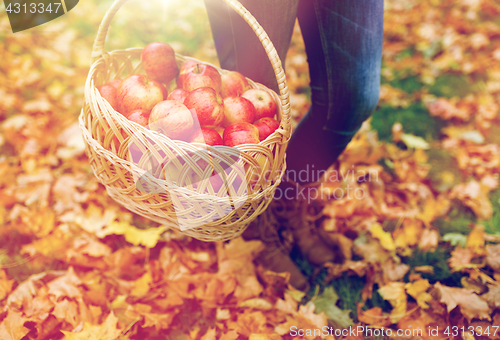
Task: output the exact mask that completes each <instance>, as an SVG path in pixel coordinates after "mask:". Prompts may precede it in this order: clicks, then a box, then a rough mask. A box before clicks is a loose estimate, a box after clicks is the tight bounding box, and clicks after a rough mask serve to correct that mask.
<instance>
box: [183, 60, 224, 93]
mask: <svg viewBox="0 0 500 340" xmlns="http://www.w3.org/2000/svg"><path fill="white" fill-rule="evenodd" d="M181 83H182V88H183V89H184V90H186V91H189V92H191V91H193V90H196V89H198V88H200V87H211V88H213V89H214V90H215V91H216V92H217V93H220V90H221V86H222V85H221V83H222V80H221V76H220V73H219V71H217V69H216V68H215V67H212V66H210V65H205V64H195V65H194V66H191V67H189V69H188V70H187V71H186V75H185V76H184V77H183V79H182V81H181Z"/></svg>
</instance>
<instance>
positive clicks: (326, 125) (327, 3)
mask: <svg viewBox="0 0 500 340" xmlns="http://www.w3.org/2000/svg"><path fill="white" fill-rule="evenodd" d="M297 16H298V19H299V24H300V27H301V30H302V35H303V37H304V42H305V45H306V53H307V60H308V63H309V72H310V78H311V84H310V86H311V99H312V106H311V109H310V111H309V112H308V113H307V114H306V116H305V117H304V118H303V119H302V121H301V122H300V124H299V126H298V127H297V129H296V130H295V132H294V134H293V136H292V139H291V140H290V143H289V146H288V151H287V155H288V156H287V163H288V171H289V172H291V171H295V172H298V171H300V170H306V171H310V170H311V169H312V168H313V167H315V168H314V169H315V171H316V170H318V171H320V170H325V169H326V168H328V167H329V166H330V165H331V164H332V163H333V162H334V161H335V160H336V159H337V157H338V156H339V154H340V153H342V151H343V150H344V148H345V146H346V145H347V144H348V143H349V141H350V140H351V139H352V137H353V135H354V134H355V133H356V132H357V131H358V130H359V128H360V127H361V124H362V123H363V121H364V120H366V119H367V118H368V117H369V116H370V114H371V113H372V111H373V110H374V109H375V106H376V105H377V102H378V97H379V89H380V67H381V59H382V38H383V0H335V1H332V0H301V1H300V3H299V8H298V11H297ZM313 177H314V176H313ZM311 178H312V177H311ZM315 180H317V178H315V179H314V180H310V181H315Z"/></svg>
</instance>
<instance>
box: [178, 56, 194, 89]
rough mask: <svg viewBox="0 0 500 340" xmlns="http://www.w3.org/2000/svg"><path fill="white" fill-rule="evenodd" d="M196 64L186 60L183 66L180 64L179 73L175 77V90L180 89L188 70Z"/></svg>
mask: <svg viewBox="0 0 500 340" xmlns="http://www.w3.org/2000/svg"><path fill="white" fill-rule="evenodd" d="M196 64H198V62H197V61H195V60H191V59H189V60H186V61H185V62H184V64H182V66H181V69H180V71H179V76H178V77H177V88H182V85H183V84H184V79H185V78H186V77H187V74H188V72H189V70H190V69H191V68H192V67H193V66H196Z"/></svg>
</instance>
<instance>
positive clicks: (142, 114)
mask: <svg viewBox="0 0 500 340" xmlns="http://www.w3.org/2000/svg"><path fill="white" fill-rule="evenodd" d="M149 114H150V111H147V110H134V111H131V112H130V113H129V114H128V115H127V119H128V120H131V121H133V122H136V123H137V124H139V125H142V126H144V127H146V126H148V124H149Z"/></svg>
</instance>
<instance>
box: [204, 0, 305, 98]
mask: <svg viewBox="0 0 500 340" xmlns="http://www.w3.org/2000/svg"><path fill="white" fill-rule="evenodd" d="M240 2H241V4H242V5H243V6H244V7H245V8H246V9H247V10H248V11H249V12H250V13H251V14H252V15H253V16H254V17H255V18H256V19H257V21H258V22H259V24H260V25H261V26H262V27H263V28H264V30H265V31H266V33H267V34H268V35H269V38H270V39H271V42H272V43H273V45H274V47H275V48H276V51H277V52H278V55H279V57H280V59H281V62H282V64H283V66H284V65H285V64H284V62H285V57H286V53H287V51H288V47H289V45H290V40H291V37H292V33H293V26H294V23H295V18H296V14H297V6H298V0H241V1H240ZM205 5H206V8H207V13H208V17H209V19H210V26H211V28H212V35H213V37H214V42H215V48H216V50H217V55H218V58H219V62H220V64H221V67H222V68H224V69H227V70H234V71H238V72H241V73H242V74H243V75H245V76H246V77H248V78H250V79H252V80H254V81H256V82H259V83H262V84H264V85H266V86H267V87H269V88H271V89H273V90H275V91H276V92H278V93H279V91H278V85H277V83H276V76H275V75H274V71H273V69H272V66H271V62H270V61H269V59H268V57H267V54H266V52H265V50H264V48H263V47H262V44H261V43H260V41H259V39H258V38H257V36H256V35H255V33H254V31H253V30H252V29H251V27H250V26H249V25H248V24H247V23H246V22H245V21H244V20H243V19H242V18H241V17H240V16H239V14H237V13H236V12H235V11H233V10H232V9H230V8H229V6H228V5H226V3H224V1H222V0H205Z"/></svg>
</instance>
